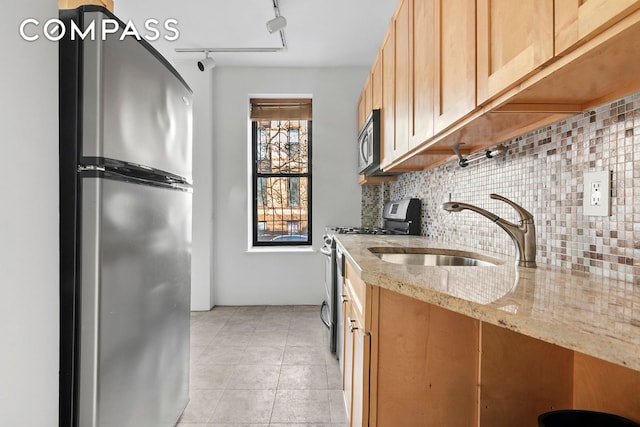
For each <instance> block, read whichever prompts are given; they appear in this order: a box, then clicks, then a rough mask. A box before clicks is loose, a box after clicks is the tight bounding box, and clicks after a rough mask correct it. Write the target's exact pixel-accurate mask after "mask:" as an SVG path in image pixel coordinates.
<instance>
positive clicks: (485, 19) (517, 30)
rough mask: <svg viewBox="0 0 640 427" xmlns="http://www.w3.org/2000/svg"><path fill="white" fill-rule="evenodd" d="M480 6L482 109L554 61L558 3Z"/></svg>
mask: <svg viewBox="0 0 640 427" xmlns="http://www.w3.org/2000/svg"><path fill="white" fill-rule="evenodd" d="M559 1H564V0H559ZM589 1H591V0H589ZM614 1H617V0H614ZM583 2H584V1H583ZM443 3H449V2H445V1H443ZM477 5H478V22H477V31H478V36H477V37H478V105H480V104H482V103H483V102H485V101H486V100H487V99H489V98H491V97H492V96H494V95H497V94H499V93H501V92H503V91H505V90H506V89H508V88H510V87H511V86H513V85H514V84H516V83H518V82H519V81H520V80H522V79H524V78H525V77H527V76H529V75H530V74H532V73H533V72H535V71H536V69H538V68H539V67H541V66H542V65H543V64H545V63H546V62H547V61H549V60H550V59H552V58H553V55H554V51H553V43H554V17H553V13H554V6H553V5H554V1H553V0H518V1H513V0H477ZM449 43H453V41H449Z"/></svg>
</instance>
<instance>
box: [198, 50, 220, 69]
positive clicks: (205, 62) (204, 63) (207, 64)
mask: <svg viewBox="0 0 640 427" xmlns="http://www.w3.org/2000/svg"><path fill="white" fill-rule="evenodd" d="M204 55H205V58H204V59H202V60H200V61H198V69H199V70H200V71H204V70H210V69H212V68H213V67H215V66H216V61H214V60H213V58H209V52H208V51H205V52H204Z"/></svg>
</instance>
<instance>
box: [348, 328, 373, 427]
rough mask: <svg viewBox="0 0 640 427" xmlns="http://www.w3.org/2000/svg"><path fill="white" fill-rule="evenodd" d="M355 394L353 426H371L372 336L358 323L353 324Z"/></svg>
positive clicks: (352, 409)
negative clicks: (370, 375) (370, 379)
mask: <svg viewBox="0 0 640 427" xmlns="http://www.w3.org/2000/svg"><path fill="white" fill-rule="evenodd" d="M351 333H352V335H353V394H352V403H351V426H353V427H356V426H358V427H359V426H367V425H369V361H370V355H371V341H370V338H371V337H370V335H369V334H367V333H365V331H364V328H363V327H362V325H360V324H359V323H358V322H354V323H353V328H352V331H351Z"/></svg>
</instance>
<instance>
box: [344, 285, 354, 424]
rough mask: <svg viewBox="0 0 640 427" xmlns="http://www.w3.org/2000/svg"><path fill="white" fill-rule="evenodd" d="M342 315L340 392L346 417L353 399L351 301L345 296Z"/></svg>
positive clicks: (350, 413) (349, 415)
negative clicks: (342, 338)
mask: <svg viewBox="0 0 640 427" xmlns="http://www.w3.org/2000/svg"><path fill="white" fill-rule="evenodd" d="M343 308H344V311H343V313H344V316H343V322H342V332H343V334H342V336H343V337H344V345H343V346H342V360H343V362H342V363H343V372H342V394H343V396H344V406H345V407H346V408H347V418H348V419H351V417H352V405H351V402H352V400H353V344H354V341H353V333H352V332H351V319H353V316H352V315H351V303H350V301H349V299H348V297H347V300H346V302H345V303H344V307H343Z"/></svg>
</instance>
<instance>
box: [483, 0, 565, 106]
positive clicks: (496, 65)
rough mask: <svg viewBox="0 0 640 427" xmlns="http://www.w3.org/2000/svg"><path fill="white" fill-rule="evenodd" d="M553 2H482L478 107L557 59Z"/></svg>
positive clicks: (542, 0) (534, 0) (498, 0)
mask: <svg viewBox="0 0 640 427" xmlns="http://www.w3.org/2000/svg"><path fill="white" fill-rule="evenodd" d="M553 3H554V2H553V0H518V1H513V0H478V23H477V28H478V104H482V103H483V102H485V101H486V100H488V99H489V98H491V97H493V96H494V95H497V94H500V93H501V92H503V91H505V90H507V89H509V88H510V87H511V86H513V85H515V84H516V83H518V82H519V81H520V80H521V79H523V78H525V77H527V76H528V75H529V74H531V73H533V72H534V71H535V70H536V69H537V68H538V67H540V66H542V65H543V64H544V63H545V62H547V61H549V60H550V59H551V58H552V57H553V38H554V25H553Z"/></svg>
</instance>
